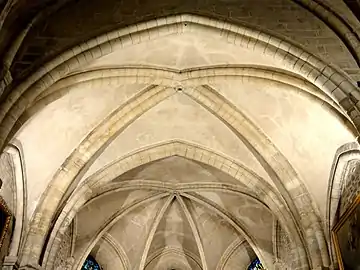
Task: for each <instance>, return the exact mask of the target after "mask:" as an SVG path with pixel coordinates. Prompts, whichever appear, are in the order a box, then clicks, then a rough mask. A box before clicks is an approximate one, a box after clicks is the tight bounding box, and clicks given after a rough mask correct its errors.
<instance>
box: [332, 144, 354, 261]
mask: <svg viewBox="0 0 360 270" xmlns="http://www.w3.org/2000/svg"><path fill="white" fill-rule="evenodd" d="M352 161H357V162H360V146H359V143H358V142H350V143H347V144H344V145H343V146H341V147H340V148H339V149H338V150H337V151H336V153H335V157H334V161H333V164H332V167H331V171H330V179H329V185H328V192H327V205H326V206H327V208H326V219H325V220H326V223H325V227H326V228H325V231H326V232H327V237H328V243H329V250H330V256H331V258H332V261H333V262H334V263H336V262H337V259H336V255H335V250H334V247H333V244H332V243H333V241H332V237H331V229H332V227H333V226H334V224H335V222H336V216H337V212H338V211H339V203H340V198H341V196H342V195H343V190H344V188H345V185H346V179H345V178H346V176H347V172H348V169H349V165H350V163H351V162H352Z"/></svg>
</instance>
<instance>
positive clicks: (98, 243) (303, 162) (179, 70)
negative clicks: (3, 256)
mask: <svg viewBox="0 0 360 270" xmlns="http://www.w3.org/2000/svg"><path fill="white" fill-rule="evenodd" d="M80 2H82V1H79V3H80ZM135 2H136V3H137V2H138V1H135ZM230 2H231V1H230ZM289 2H291V3H293V2H297V1H293V2H292V1H289ZM79 5H80V4H79ZM76 8H77V7H76ZM64 10H66V9H64ZM64 10H62V11H61V12H65V11H64ZM54 18H56V17H54ZM54 18H51V19H49V20H53V19H54ZM73 19H74V18H73ZM60 25H61V22H59V26H58V27H61V26H60ZM245 25H246V26H245ZM51 27H52V26H51V25H49V29H50V28H51ZM110 28H111V29H112V30H113V31H112V32H107V33H105V32H102V35H101V36H99V37H97V38H95V39H92V40H89V41H86V42H83V43H81V44H78V45H77V46H76V47H74V48H73V49H70V50H69V51H67V52H65V53H64V54H62V55H60V56H58V57H57V58H54V59H53V60H52V61H51V62H48V63H47V64H46V65H44V67H43V68H41V69H39V70H38V71H37V72H36V73H34V74H33V75H32V76H31V77H28V78H27V79H26V80H24V81H23V82H22V84H20V85H18V86H17V87H16V88H14V89H13V91H12V92H11V93H10V95H9V99H8V101H7V103H6V104H5V106H3V107H1V108H0V120H3V122H2V126H3V127H4V128H3V129H1V131H0V134H1V136H0V142H1V143H6V142H7V141H9V140H11V139H12V138H13V137H14V138H16V139H17V140H18V141H20V142H21V144H22V147H23V151H24V160H25V162H26V174H27V179H28V181H27V182H28V187H27V189H28V194H29V195H28V197H29V198H28V204H29V207H27V209H26V212H27V220H26V222H28V223H29V228H28V233H27V238H26V241H25V243H24V246H23V249H22V256H21V265H24V266H25V265H41V266H42V267H43V268H44V269H53V268H54V265H58V264H57V260H58V259H59V258H57V254H58V251H59V250H60V249H62V248H63V246H64V245H63V244H62V243H63V242H64V241H65V240H64V239H66V235H67V234H68V232H69V226H70V224H71V226H72V227H73V228H74V230H73V231H74V233H73V235H72V240H71V241H72V250H71V252H69V253H70V254H71V256H70V257H71V260H70V261H71V262H72V265H71V267H70V269H74V270H75V269H76V270H79V269H81V266H82V264H83V262H84V261H85V259H86V257H87V256H88V255H89V254H91V255H92V256H93V257H94V258H95V259H96V260H98V262H99V263H100V264H102V265H103V266H104V267H106V269H110V270H112V269H114V270H115V269H139V270H143V269H146V270H147V269H149V270H151V269H164V270H165V269H179V270H180V269H203V270H212V269H217V270H220V269H235V268H236V267H240V268H241V269H245V268H246V267H247V266H248V265H249V264H250V262H251V261H252V260H253V259H254V258H256V257H259V258H260V259H261V261H262V262H263V263H264V265H265V266H266V267H267V269H282V268H281V267H285V266H286V267H287V268H288V269H319V267H329V266H331V264H332V262H331V261H330V258H329V254H328V246H327V245H328V237H329V235H328V232H327V231H324V225H323V224H324V223H326V218H325V217H326V198H327V194H326V188H327V186H328V177H329V172H330V169H331V165H332V160H333V154H334V153H335V150H336V149H337V148H338V147H339V146H340V145H342V144H344V143H346V142H349V141H352V140H354V138H355V136H357V134H358V131H359V127H360V120H359V119H360V115H359V112H360V109H359V108H360V105H359V104H360V103H359V102H357V100H360V95H359V93H358V90H357V89H356V87H355V86H354V84H353V82H352V81H350V80H349V79H348V77H346V76H344V74H343V72H341V71H339V70H338V69H337V68H336V67H334V66H333V65H330V64H329V63H327V62H326V61H323V60H321V59H319V58H317V57H316V56H315V55H313V54H311V52H307V51H305V50H304V49H302V47H301V46H300V45H299V46H298V44H295V43H290V42H288V41H285V40H283V39H280V38H279V37H277V36H276V35H269V34H268V33H267V32H266V31H259V30H258V29H257V28H254V27H250V26H249V25H247V24H232V23H229V22H223V21H221V20H215V19H210V18H207V17H200V16H197V15H190V14H179V15H176V16H169V17H165V18H163V19H156V20H150V21H147V22H142V23H138V24H135V25H132V26H128V27H126V28H119V29H115V28H114V29H113V28H112V27H110ZM34 29H35V30H36V29H37V28H34ZM34 29H33V30H32V31H35V30H34ZM36 31H38V30H36ZM44 31H45V30H44ZM84 36H87V35H86V34H84ZM28 41H29V42H30V44H31V43H32V42H37V41H34V40H28ZM83 41H84V40H83ZM297 41H299V40H297ZM71 42H72V41H69V44H71ZM300 43H301V42H300ZM64 46H65V45H64ZM23 50H24V51H26V50H27V49H26V48H23ZM352 53H353V54H355V52H352ZM24 55H26V52H24ZM348 56H349V53H348V52H344V57H345V58H346V59H347V57H348ZM17 57H18V58H17V59H20V58H21V57H20V55H18V56H17ZM334 57H335V56H334ZM333 60H334V61H337V60H338V59H333ZM339 61H340V62H341V61H342V60H341V59H340V60H339ZM351 61H352V62H351ZM351 61H349V62H348V63H349V65H354V64H355V62H354V61H353V60H351ZM35 64H36V63H35ZM15 68H16V67H15ZM329 134H331V136H329ZM39 146H41V147H39ZM314 164H316V166H315V165H314ZM278 239H282V240H283V242H281V241H279V240H278ZM284 239H285V240H284ZM285 246H286V248H287V249H288V251H289V254H291V256H287V257H284V256H280V255H279V254H278V250H280V249H281V248H283V249H284V247H285ZM61 254H62V253H61ZM284 258H287V259H286V260H284Z"/></svg>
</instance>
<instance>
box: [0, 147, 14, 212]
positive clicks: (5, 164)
mask: <svg viewBox="0 0 360 270" xmlns="http://www.w3.org/2000/svg"><path fill="white" fill-rule="evenodd" d="M0 179H1V180H2V187H1V189H0V196H1V197H2V198H3V199H4V200H5V202H6V204H7V206H8V208H9V209H10V211H11V213H13V214H14V213H15V210H16V183H15V166H14V162H13V159H12V157H11V155H10V154H8V153H3V154H1V156H0Z"/></svg>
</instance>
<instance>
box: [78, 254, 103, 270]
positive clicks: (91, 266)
mask: <svg viewBox="0 0 360 270" xmlns="http://www.w3.org/2000/svg"><path fill="white" fill-rule="evenodd" d="M81 270H101V267H100V265H99V264H98V263H97V262H96V260H95V259H94V257H93V256H91V255H89V256H88V257H87V258H86V260H85V262H84V264H83V266H82V268H81Z"/></svg>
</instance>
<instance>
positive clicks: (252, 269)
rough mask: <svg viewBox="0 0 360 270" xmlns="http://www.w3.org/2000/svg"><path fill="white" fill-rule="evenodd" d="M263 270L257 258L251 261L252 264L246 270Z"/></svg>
mask: <svg viewBox="0 0 360 270" xmlns="http://www.w3.org/2000/svg"><path fill="white" fill-rule="evenodd" d="M260 269H265V268H264V266H263V265H262V264H261V262H260V260H259V258H256V259H255V260H253V261H252V263H251V264H250V265H249V267H248V270H260Z"/></svg>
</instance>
